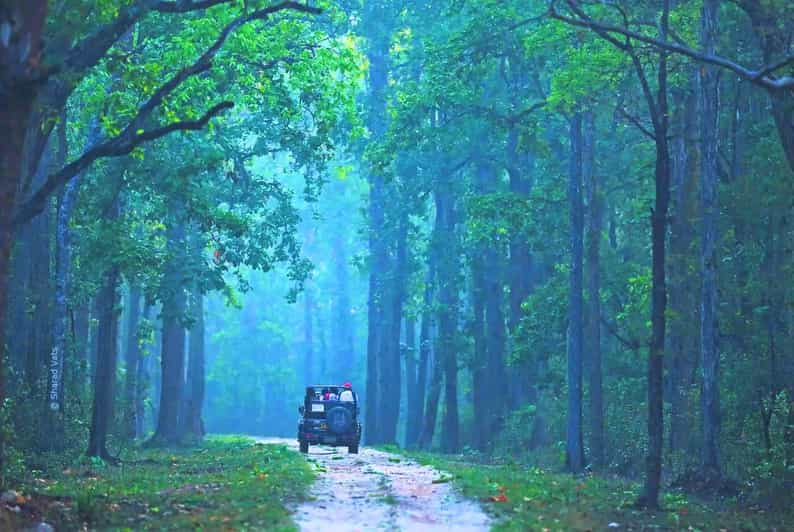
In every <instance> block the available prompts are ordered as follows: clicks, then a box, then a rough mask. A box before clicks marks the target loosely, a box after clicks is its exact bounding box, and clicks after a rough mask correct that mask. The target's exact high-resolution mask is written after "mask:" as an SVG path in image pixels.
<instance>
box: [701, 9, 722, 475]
mask: <svg viewBox="0 0 794 532" xmlns="http://www.w3.org/2000/svg"><path fill="white" fill-rule="evenodd" d="M718 16H719V0H705V1H704V3H703V11H702V18H701V41H702V48H703V50H704V52H705V53H707V54H714V53H715V51H716V45H717V39H718V35H717V25H718ZM699 104H700V112H699V113H698V114H699V115H700V137H701V159H700V178H701V181H700V198H701V219H702V224H703V225H702V230H701V231H702V232H701V254H700V259H701V263H700V266H701V276H702V290H701V305H700V309H701V312H700V345H701V358H702V361H703V362H702V371H703V391H702V394H701V404H702V416H703V449H702V466H703V471H704V473H705V474H706V475H707V476H709V477H712V476H713V477H717V478H719V477H720V476H721V467H720V453H719V439H720V390H719V360H720V355H719V351H718V348H717V334H718V329H717V305H718V303H717V252H716V241H717V218H718V216H719V204H718V200H717V187H718V166H717V165H718V164H719V162H718V160H717V156H718V155H717V135H718V117H719V80H718V72H717V67H715V66H711V65H703V66H701V68H700V90H699Z"/></svg>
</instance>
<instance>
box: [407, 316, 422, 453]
mask: <svg viewBox="0 0 794 532" xmlns="http://www.w3.org/2000/svg"><path fill="white" fill-rule="evenodd" d="M417 354H418V353H417V351H416V321H415V320H414V318H413V317H410V316H406V318H405V414H406V415H405V447H406V448H409V447H412V446H413V445H414V443H415V442H416V440H415V439H414V437H413V434H412V433H411V426H412V425H416V424H417V423H418V422H419V420H420V418H418V417H417V416H416V414H417V412H418V409H417V407H416V405H417V398H418V396H419V382H418V381H417V373H416V369H417V365H418V364H417V362H418V360H417V359H418V357H417Z"/></svg>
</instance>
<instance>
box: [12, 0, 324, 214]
mask: <svg viewBox="0 0 794 532" xmlns="http://www.w3.org/2000/svg"><path fill="white" fill-rule="evenodd" d="M212 1H213V0H207V1H206V2H195V1H191V0H179V1H177V2H161V3H160V4H169V5H170V4H173V5H174V6H177V5H181V6H183V7H186V6H197V5H198V4H199V3H202V4H208V3H211V2H212ZM216 3H221V2H219V1H218V2H216ZM284 10H293V11H300V12H304V13H310V14H319V13H321V12H322V11H321V10H320V9H318V8H315V7H310V6H306V5H303V4H299V3H297V2H280V3H278V4H274V5H271V6H268V7H266V8H263V9H259V10H257V11H253V12H251V13H249V14H246V15H241V16H240V17H238V18H236V19H234V20H233V21H232V22H230V23H229V24H228V25H227V26H226V27H225V28H224V29H223V30H222V31H221V33H220V34H219V35H218V38H217V39H216V40H215V42H214V43H213V44H212V46H210V47H209V48H208V49H207V50H206V51H205V52H204V53H203V54H201V56H200V57H199V58H198V59H197V60H196V61H195V62H194V63H193V64H192V65H190V66H188V67H185V68H183V69H181V70H180V71H179V72H177V73H176V74H174V76H173V77H172V78H171V79H169V80H168V81H167V82H165V83H164V84H163V85H162V86H161V87H160V88H159V89H157V91H155V92H154V94H153V95H152V96H151V97H150V98H149V99H148V100H147V101H146V103H144V104H143V105H142V106H141V107H140V108H139V109H138V112H137V113H136V115H135V117H134V118H133V119H132V120H131V121H130V122H129V123H128V124H127V126H126V127H125V128H124V129H123V130H122V131H121V133H119V134H118V135H116V136H115V137H113V138H111V139H109V140H107V141H105V142H103V143H101V144H99V145H97V146H95V147H93V148H91V149H89V150H88V151H86V152H85V153H83V154H82V155H81V156H80V157H78V158H77V159H76V160H74V161H72V162H71V163H69V164H67V165H66V166H64V167H63V168H62V169H61V170H59V171H58V172H56V173H54V174H52V175H50V176H49V177H48V178H47V181H46V182H45V183H44V184H43V185H42V186H41V187H40V188H39V189H38V190H37V191H36V192H35V193H34V194H33V196H32V197H31V198H30V199H29V200H28V201H26V202H25V203H23V204H22V205H21V206H20V207H19V209H18V210H17V213H16V215H15V216H14V225H15V226H19V225H21V224H23V223H24V222H26V221H28V220H30V219H31V218H32V217H33V216H35V215H36V214H38V213H40V212H41V211H42V210H43V209H44V207H45V206H46V204H47V198H49V197H50V195H52V194H53V193H54V192H55V190H57V189H58V187H60V186H62V185H64V184H65V183H67V182H68V181H69V180H70V179H71V178H73V177H74V176H75V175H77V174H78V173H79V172H81V171H83V170H85V169H86V168H87V167H88V166H90V165H91V164H92V163H93V162H94V161H96V160H97V159H100V158H103V157H119V156H122V155H127V154H128V153H130V152H131V151H132V150H134V149H135V148H136V147H138V146H140V145H141V144H143V143H145V142H149V141H152V140H155V139H158V138H160V137H163V136H165V135H168V134H169V133H172V132H175V131H190V130H197V129H201V128H202V127H204V126H205V125H206V124H207V122H209V120H210V119H211V118H212V117H213V116H215V115H217V114H219V113H220V112H222V111H224V110H225V109H229V108H231V107H232V106H233V105H234V104H233V103H232V102H221V103H219V104H217V105H215V106H214V107H212V108H211V109H210V110H209V111H207V112H206V113H205V114H204V115H203V116H202V117H201V118H199V119H198V120H185V121H180V122H175V123H172V124H168V125H166V126H162V127H158V128H155V129H150V130H146V128H145V126H146V124H147V123H148V122H149V120H150V118H151V115H152V113H153V112H154V111H155V109H157V108H158V107H159V106H160V105H161V104H162V102H163V101H164V100H165V98H166V97H168V96H169V95H170V94H171V93H172V92H173V91H174V90H175V89H176V88H177V87H179V86H180V85H181V84H182V83H184V82H185V81H186V80H187V79H189V78H190V77H192V76H195V75H197V74H200V73H202V72H205V71H207V70H209V69H210V68H211V67H212V60H213V58H214V57H215V55H216V54H217V53H218V51H219V50H220V49H221V47H222V46H223V44H224V43H225V42H226V40H227V39H228V38H229V35H231V34H232V32H234V31H235V30H236V29H237V28H239V27H240V26H242V25H244V24H247V23H249V22H252V21H255V20H264V19H266V18H268V17H269V16H270V15H272V14H274V13H277V12H279V11H284Z"/></svg>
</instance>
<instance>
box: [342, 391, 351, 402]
mask: <svg viewBox="0 0 794 532" xmlns="http://www.w3.org/2000/svg"><path fill="white" fill-rule="evenodd" d="M339 400H340V401H354V399H353V392H352V391H350V390H343V391H342V393H340V394H339Z"/></svg>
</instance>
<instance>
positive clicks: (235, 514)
mask: <svg viewBox="0 0 794 532" xmlns="http://www.w3.org/2000/svg"><path fill="white" fill-rule="evenodd" d="M122 458H123V463H122V464H121V465H119V466H111V465H106V464H104V463H103V462H101V461H91V460H88V459H85V458H84V459H81V460H80V461H78V462H77V463H74V464H73V465H71V466H70V467H66V468H65V469H61V468H50V469H42V470H41V471H35V472H33V475H32V476H31V478H30V479H28V481H27V484H26V485H23V486H22V488H21V489H20V490H19V491H20V492H21V493H22V499H21V501H20V502H21V504H20V511H18V512H10V511H9V510H7V509H4V510H2V514H3V516H2V517H0V529H5V526H9V528H12V529H16V528H17V526H20V525H24V524H25V523H26V522H27V523H30V522H34V521H37V520H44V521H45V522H47V523H49V524H51V525H53V526H55V528H56V529H57V530H77V529H82V528H83V527H84V526H85V527H87V528H89V529H101V530H136V531H137V530H186V529H187V530H191V529H197V528H201V529H211V530H263V529H267V530H294V529H295V525H294V523H293V521H292V519H291V517H290V513H289V508H288V507H289V506H290V505H291V504H292V503H296V502H299V501H302V500H305V499H306V496H307V490H308V488H309V486H310V484H311V483H312V480H313V477H314V473H313V472H312V469H311V466H310V464H308V463H307V462H306V460H304V459H303V457H302V456H301V455H300V454H298V453H297V452H294V451H290V450H288V449H287V448H286V447H285V446H283V445H265V444H260V443H254V442H253V441H252V440H251V439H249V438H244V437H229V436H225V437H220V436H216V437H209V438H207V439H206V441H204V442H203V443H201V444H200V445H198V446H196V447H190V448H182V449H133V450H131V451H129V452H128V453H127V455H125V456H123V457H122ZM9 514H10V519H16V522H14V521H11V522H10V523H9ZM14 516H16V517H14ZM3 519H6V521H3Z"/></svg>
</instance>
